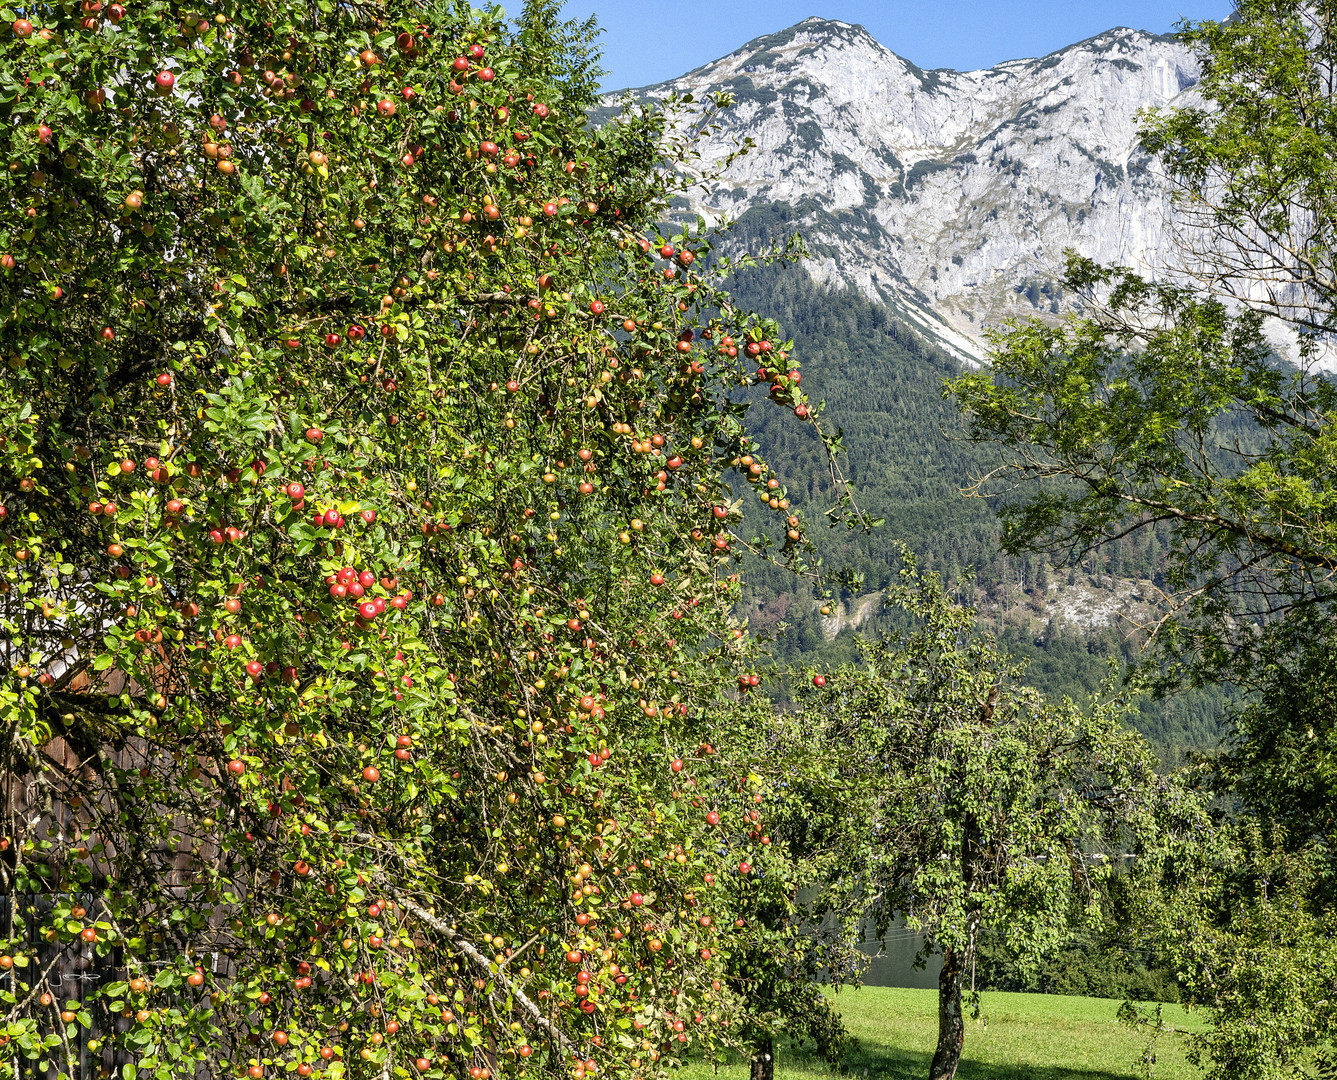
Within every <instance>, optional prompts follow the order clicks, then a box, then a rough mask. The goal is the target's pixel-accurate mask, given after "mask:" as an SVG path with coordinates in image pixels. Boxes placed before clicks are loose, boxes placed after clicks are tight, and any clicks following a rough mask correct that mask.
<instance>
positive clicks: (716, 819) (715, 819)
mask: <svg viewBox="0 0 1337 1080" xmlns="http://www.w3.org/2000/svg"><path fill="white" fill-rule="evenodd" d="M719 823H720V815H719V814H718V813H716V812H715V811H714V810H712V811H711V812H710V813H708V814H707V815H706V824H708V825H718V824H719Z"/></svg>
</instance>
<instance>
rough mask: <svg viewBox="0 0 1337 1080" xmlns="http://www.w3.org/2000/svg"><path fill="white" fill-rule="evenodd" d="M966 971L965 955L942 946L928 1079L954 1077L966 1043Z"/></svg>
mask: <svg viewBox="0 0 1337 1080" xmlns="http://www.w3.org/2000/svg"><path fill="white" fill-rule="evenodd" d="M965 974H966V957H965V955H964V954H963V953H961V952H958V951H957V950H956V949H943V951H942V971H941V973H940V974H939V975H938V1049H937V1051H936V1052H935V1053H934V1055H933V1064H932V1065H930V1066H929V1071H928V1075H929V1080H953V1078H954V1077H955V1076H956V1066H957V1065H958V1063H959V1062H960V1061H961V1049H962V1047H964V1046H965V1043H966V1020H965V1017H964V1016H963V1015H962V1013H961V983H962V980H963V979H964V978H965ZM753 1080H756V1073H755V1071H754V1072H753Z"/></svg>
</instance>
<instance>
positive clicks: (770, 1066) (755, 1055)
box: [751, 1039, 775, 1080]
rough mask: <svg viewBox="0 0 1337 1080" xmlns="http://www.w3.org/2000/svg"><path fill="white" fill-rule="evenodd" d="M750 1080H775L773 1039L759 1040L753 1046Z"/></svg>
mask: <svg viewBox="0 0 1337 1080" xmlns="http://www.w3.org/2000/svg"><path fill="white" fill-rule="evenodd" d="M751 1080H775V1040H774V1039H760V1040H758V1041H757V1042H756V1043H755V1044H754V1045H753V1047H752V1076H751Z"/></svg>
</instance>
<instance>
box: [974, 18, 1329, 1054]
mask: <svg viewBox="0 0 1337 1080" xmlns="http://www.w3.org/2000/svg"><path fill="white" fill-rule="evenodd" d="M1237 8H1238V10H1237V12H1236V18H1234V19H1232V20H1230V21H1229V22H1227V23H1220V24H1218V23H1211V22H1207V23H1196V24H1189V25H1187V26H1186V27H1185V29H1184V34H1183V38H1184V40H1185V41H1186V42H1187V43H1188V44H1189V45H1190V46H1192V47H1193V48H1194V49H1195V51H1196V52H1197V53H1198V56H1199V58H1200V60H1201V61H1202V65H1203V79H1202V84H1201V88H1200V89H1201V92H1202V94H1203V96H1204V98H1205V99H1206V106H1205V107H1203V108H1190V109H1177V110H1166V111H1163V112H1158V113H1152V114H1150V115H1149V116H1147V117H1146V119H1145V125H1144V128H1143V138H1144V141H1145V143H1146V145H1147V147H1148V148H1149V149H1150V150H1151V151H1153V152H1154V153H1156V154H1158V155H1159V156H1160V159H1161V161H1162V164H1163V165H1164V167H1165V168H1166V170H1167V172H1168V174H1169V175H1170V176H1171V177H1172V178H1173V179H1174V180H1175V182H1176V185H1177V190H1176V200H1175V202H1176V206H1177V208H1178V210H1179V212H1180V215H1181V217H1180V222H1181V224H1182V238H1183V246H1182V255H1183V258H1182V259H1181V260H1180V262H1181V263H1182V266H1181V267H1179V269H1183V270H1186V271H1187V272H1188V274H1189V277H1188V278H1183V277H1180V278H1178V280H1177V283H1174V284H1167V283H1164V282H1160V283H1154V282H1150V281H1147V280H1144V279H1143V278H1141V277H1139V276H1138V275H1136V274H1134V273H1133V272H1131V271H1129V270H1127V269H1119V268H1113V269H1112V268H1104V267H1099V266H1096V265H1094V264H1092V263H1091V262H1089V261H1086V260H1082V259H1077V258H1072V259H1070V261H1069V265H1068V274H1067V285H1068V286H1069V287H1072V288H1075V289H1077V290H1079V291H1080V292H1081V293H1082V294H1083V300H1084V302H1085V305H1086V306H1085V313H1084V314H1083V315H1082V316H1081V317H1079V318H1074V319H1070V320H1068V321H1066V322H1064V323H1063V324H1061V325H1058V326H1051V327H1041V326H1038V325H1025V326H1016V327H1013V328H1012V329H1011V330H1009V331H1007V332H1006V333H1004V334H1002V335H1000V336H999V337H998V338H997V339H996V341H995V350H994V367H993V370H992V371H991V372H979V373H973V374H970V375H967V376H964V377H962V378H960V379H958V380H956V381H954V382H953V384H952V389H953V391H954V392H955V394H956V395H957V398H958V402H959V403H960V405H961V406H962V407H963V408H964V409H965V410H967V412H968V414H969V418H970V421H971V423H972V434H973V437H974V438H975V440H976V441H979V442H991V443H995V444H996V445H997V446H998V447H999V448H1000V450H1001V455H1000V457H1001V461H1000V462H999V464H998V468H997V469H996V470H995V471H994V472H992V473H990V474H988V475H987V476H986V477H985V478H984V480H983V481H982V483H981V487H980V490H981V491H982V492H1001V491H1002V490H1004V489H1008V490H1011V489H1012V488H1013V487H1014V486H1015V485H1016V483H1017V482H1018V481H1022V482H1026V481H1034V482H1038V486H1036V487H1029V488H1027V489H1026V490H1025V491H1024V497H1021V498H1016V496H1013V497H1014V498H1015V499H1016V501H1014V502H1013V503H1012V504H1011V505H1009V506H1008V507H1007V508H1006V509H1005V510H1004V544H1005V546H1006V547H1007V548H1008V549H1009V550H1011V551H1014V552H1022V551H1045V552H1049V553H1056V554H1061V555H1064V556H1066V557H1068V558H1069V559H1071V558H1074V557H1080V556H1082V555H1083V554H1085V553H1087V552H1090V551H1092V550H1094V549H1097V548H1099V547H1101V546H1102V545H1106V544H1109V543H1110V542H1111V541H1114V540H1116V539H1118V538H1122V537H1125V536H1129V535H1133V534H1136V533H1138V532H1146V531H1147V530H1148V529H1150V528H1152V527H1156V528H1160V529H1163V530H1167V531H1168V532H1169V534H1170V537H1171V543H1170V546H1169V550H1168V558H1169V560H1170V562H1169V566H1170V572H1169V573H1168V574H1167V578H1166V581H1167V590H1166V592H1167V595H1166V597H1165V599H1166V604H1165V610H1164V614H1163V618H1162V620H1161V622H1160V623H1159V625H1158V626H1157V627H1155V628H1154V629H1155V635H1154V639H1153V640H1154V642H1155V644H1156V646H1157V648H1158V652H1157V653H1155V654H1154V655H1153V660H1154V662H1156V663H1158V664H1163V665H1164V671H1165V679H1164V682H1163V685H1165V686H1174V685H1176V684H1178V683H1179V682H1180V681H1181V680H1182V681H1187V682H1189V683H1197V684H1199V685H1202V684H1210V683H1213V682H1218V681H1222V682H1229V683H1231V684H1233V685H1234V686H1235V687H1236V688H1238V690H1239V693H1240V700H1241V705H1240V707H1239V708H1238V709H1236V710H1234V712H1233V714H1232V717H1231V719H1232V722H1233V726H1232V730H1231V741H1230V745H1229V747H1228V750H1227V752H1226V753H1225V754H1224V755H1223V756H1222V757H1221V759H1220V760H1219V761H1218V762H1217V763H1216V767H1215V769H1214V770H1213V772H1212V774H1211V775H1210V776H1209V777H1208V778H1207V779H1208V782H1209V783H1210V784H1211V785H1212V787H1213V788H1214V789H1215V790H1216V791H1217V792H1218V793H1219V794H1221V795H1223V796H1226V798H1227V800H1228V802H1227V803H1225V804H1224V805H1231V804H1235V805H1239V802H1238V801H1239V800H1242V809H1243V814H1242V815H1239V816H1236V817H1233V818H1226V819H1224V820H1223V821H1222V822H1221V823H1220V825H1219V826H1218V827H1219V829H1220V831H1221V835H1220V838H1219V839H1218V840H1217V841H1216V842H1214V843H1213V844H1211V845H1207V846H1205V847H1204V849H1203V850H1202V851H1201V852H1198V853H1196V854H1195V853H1193V852H1184V853H1182V854H1183V858H1182V859H1181V860H1180V861H1179V863H1178V866H1177V869H1176V870H1175V871H1174V873H1172V874H1171V875H1170V876H1169V877H1168V878H1167V880H1166V882H1165V893H1164V895H1163V897H1162V900H1164V905H1163V906H1161V908H1160V910H1161V927H1162V929H1163V930H1165V932H1166V933H1167V934H1168V935H1169V940H1170V941H1172V942H1173V943H1174V947H1175V949H1176V950H1177V955H1178V956H1179V958H1180V959H1179V964H1180V968H1179V970H1180V972H1181V979H1182V980H1183V983H1184V986H1185V990H1186V995H1185V996H1186V1000H1190V1001H1192V1002H1195V1003H1199V1004H1204V1005H1207V1006H1209V1007H1210V1008H1211V1009H1212V1017H1213V1020H1214V1026H1213V1028H1212V1030H1211V1031H1210V1032H1209V1033H1208V1034H1207V1035H1206V1036H1205V1037H1204V1038H1202V1039H1201V1040H1200V1041H1199V1048H1200V1050H1201V1051H1202V1053H1203V1054H1204V1055H1206V1057H1207V1058H1209V1059H1210V1063H1211V1066H1212V1072H1211V1074H1210V1075H1212V1076H1221V1077H1224V1076H1231V1077H1237V1076H1250V1077H1254V1076H1257V1077H1264V1076H1266V1077H1272V1076H1281V1075H1291V1074H1292V1071H1293V1070H1294V1069H1296V1068H1299V1067H1301V1066H1302V1065H1303V1064H1304V1063H1306V1062H1308V1063H1310V1064H1313V1062H1314V1060H1315V1059H1316V1056H1317V1058H1320V1059H1321V1058H1322V1057H1323V1056H1324V1055H1325V1054H1326V1055H1328V1056H1329V1057H1331V1056H1332V1039H1333V1029H1334V1023H1335V1022H1337V1021H1335V1020H1334V1012H1333V1004H1332V997H1331V995H1330V994H1329V993H1328V992H1327V990H1326V989H1323V990H1320V989H1319V988H1320V987H1321V986H1323V987H1326V986H1327V985H1329V984H1330V980H1331V978H1332V972H1333V967H1332V957H1331V950H1330V946H1329V943H1328V942H1329V938H1330V935H1331V921H1332V912H1333V910H1334V908H1333V900H1334V882H1335V881H1337V877H1335V875H1337V864H1335V863H1334V860H1333V858H1332V852H1333V850H1334V841H1337V829H1335V827H1334V822H1333V817H1332V812H1331V807H1332V785H1331V780H1330V777H1331V768H1330V763H1331V759H1332V755H1333V745H1334V728H1333V726H1332V724H1331V722H1330V719H1329V717H1330V715H1331V709H1330V705H1329V703H1330V701H1331V699H1332V695H1333V686H1334V684H1333V673H1332V670H1331V659H1330V658H1331V656H1332V654H1333V645H1334V629H1337V625H1335V624H1334V615H1333V612H1334V608H1333V603H1334V600H1335V599H1337V592H1335V591H1334V589H1333V575H1334V571H1337V534H1334V531H1333V525H1332V520H1333V515H1332V509H1333V505H1334V499H1335V498H1337V488H1334V483H1333V476H1334V473H1333V468H1332V460H1333V448H1334V445H1335V444H1337V426H1334V422H1333V421H1334V419H1335V418H1337V386H1335V385H1334V383H1333V382H1332V380H1331V378H1330V376H1329V375H1328V374H1326V373H1325V371H1324V369H1323V364H1322V361H1323V359H1324V356H1325V354H1326V352H1327V350H1328V349H1329V348H1330V345H1331V335H1332V330H1333V319H1334V314H1335V313H1337V312H1335V311H1334V303H1333V301H1334V298H1335V297H1337V291H1335V290H1334V286H1333V282H1334V280H1335V279H1334V277H1333V269H1334V264H1333V258H1334V238H1335V236H1337V232H1335V230H1337V214H1335V213H1334V211H1335V210H1337V206H1334V202H1333V194H1332V188H1331V179H1330V171H1331V170H1330V162H1331V160H1332V157H1333V155H1334V153H1335V152H1337V143H1335V142H1334V136H1333V126H1332V120H1333V115H1334V114H1333V109H1334V103H1333V99H1332V95H1331V90H1330V88H1331V85H1332V78H1333V74H1334V67H1333V62H1334V44H1335V42H1337V38H1335V37H1334V22H1333V20H1334V15H1337V9H1334V6H1333V5H1332V4H1330V3H1323V2H1320V3H1309V2H1301V0H1243V2H1241V3H1240V4H1239V5H1237ZM1195 278H1196V281H1195V280H1194V279H1195ZM1269 317H1270V318H1274V319H1277V320H1280V326H1281V328H1282V330H1284V331H1288V332H1289V333H1291V334H1292V335H1293V337H1294V339H1295V340H1296V341H1298V344H1299V361H1300V362H1299V364H1298V366H1292V365H1290V364H1288V363H1285V362H1283V361H1280V360H1278V359H1277V358H1276V357H1275V356H1274V355H1272V350H1271V348H1270V346H1269V344H1268V338H1267V337H1266V336H1265V334H1264V330H1265V329H1268V327H1266V326H1265V323H1264V320H1265V318H1269ZM1282 928H1284V932H1280V931H1281V929H1282ZM1234 972H1237V973H1238V977H1236V975H1234V974H1227V973H1234ZM1264 1033H1266V1034H1264ZM1274 1036H1275V1037H1274Z"/></svg>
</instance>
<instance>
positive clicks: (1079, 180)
mask: <svg viewBox="0 0 1337 1080" xmlns="http://www.w3.org/2000/svg"><path fill="white" fill-rule="evenodd" d="M1197 79H1198V67H1197V63H1196V61H1195V60H1194V58H1193V56H1192V55H1191V54H1190V53H1189V52H1188V51H1187V50H1186V49H1184V48H1183V47H1182V46H1180V45H1178V44H1176V43H1175V42H1174V41H1173V40H1172V39H1170V38H1167V37H1157V36H1154V35H1151V34H1147V33H1143V32H1141V31H1137V30H1127V29H1115V30H1110V31H1108V32H1106V33H1104V34H1100V35H1098V36H1097V37H1094V38H1091V39H1089V40H1087V41H1083V42H1080V43H1079V44H1076V45H1072V46H1070V47H1068V48H1066V49H1063V50H1061V51H1059V52H1056V53H1053V54H1052V55H1050V56H1046V57H1044V58H1042V59H1038V60H1014V61H1009V62H1008V63H1005V64H1000V65H998V66H997V67H994V68H990V69H989V70H987V71H969V72H959V71H950V70H943V71H923V70H921V69H919V68H917V67H915V65H914V64H912V63H910V62H909V61H908V60H905V59H903V58H901V57H900V56H897V55H896V54H895V53H893V52H891V51H890V50H889V49H886V48H884V47H883V46H882V45H880V44H879V43H878V42H877V41H875V40H873V38H872V37H871V36H870V35H869V34H868V32H867V31H866V30H864V29H863V28H862V27H860V26H852V25H850V24H848V23H842V22H833V21H829V20H825V19H817V18H812V19H806V20H804V21H803V22H801V23H799V24H798V25H796V26H793V27H790V28H789V29H788V30H783V31H781V32H780V33H777V34H770V35H768V36H765V37H760V38H757V39H756V40H755V41H752V42H750V43H748V44H747V45H745V46H744V47H743V48H741V49H739V50H738V51H737V52H735V53H732V54H731V55H729V56H726V57H724V58H723V59H720V60H717V61H715V62H713V63H710V64H707V65H705V66H704V67H701V68H698V69H697V70H695V71H692V72H690V73H688V74H687V75H684V76H682V77H681V78H679V79H676V80H674V81H672V82H669V83H664V84H661V85H658V86H653V87H648V88H645V89H642V90H638V91H634V92H633V93H634V94H635V95H636V96H639V97H650V98H661V97H663V96H665V95H667V94H668V93H670V92H671V91H675V90H676V91H680V92H690V93H692V94H694V95H696V97H697V98H698V99H699V98H701V97H702V95H704V94H706V93H710V92H714V91H721V90H727V91H730V92H731V93H732V94H733V95H734V98H735V101H736V104H735V106H734V108H733V109H731V110H729V111H728V112H727V113H726V114H725V117H724V122H723V127H722V129H721V130H720V131H719V132H718V133H717V134H715V135H713V136H711V137H710V138H708V139H707V140H706V141H705V142H704V143H703V144H702V146H701V150H702V160H703V161H706V162H709V161H714V160H717V159H720V158H722V157H723V156H724V154H725V153H726V152H727V150H728V149H729V147H730V146H731V145H732V144H733V143H734V142H735V141H736V140H738V139H740V138H742V137H744V136H748V137H751V138H752V140H753V141H754V143H755V149H753V150H752V152H751V153H749V154H748V155H746V156H744V157H742V158H740V159H738V160H736V161H735V162H734V163H733V164H732V165H731V166H730V167H729V169H728V171H727V173H726V174H725V178H724V183H723V184H721V185H718V186H716V187H715V188H714V189H713V190H710V191H708V192H704V193H702V192H699V191H698V192H696V193H694V195H693V196H692V197H691V199H690V200H689V201H690V204H691V205H690V207H683V209H684V210H690V211H692V212H696V213H700V214H701V215H703V216H704V217H706V218H707V219H708V220H712V221H713V220H716V219H718V218H720V217H722V216H728V217H730V218H738V217H740V216H742V215H743V214H744V213H749V217H750V218H751V219H752V220H755V221H758V222H763V221H765V220H767V219H769V220H772V221H785V222H787V223H788V225H789V227H790V228H798V229H799V230H800V231H802V232H803V234H804V237H805V239H806V240H807V241H808V246H809V250H810V251H811V252H812V253H813V255H814V256H815V257H814V259H813V260H812V261H811V262H810V263H809V264H808V267H809V271H810V272H811V273H812V274H813V275H814V276H815V277H817V278H818V279H820V280H823V281H829V282H833V283H834V282H843V283H846V284H850V285H854V286H856V287H858V288H859V289H861V290H862V291H864V292H865V293H867V294H869V295H870V296H872V297H875V298H879V299H882V300H884V301H886V302H887V303H889V304H890V305H891V306H892V307H894V308H896V309H897V310H898V311H899V312H900V313H901V314H902V316H904V317H905V318H907V319H908V320H909V321H910V322H911V323H913V324H914V325H916V326H917V328H918V329H920V331H921V332H923V333H924V334H925V335H926V336H928V337H930V338H931V339H933V340H935V341H936V342H937V343H938V344H940V345H942V346H944V347H946V348H948V349H949V350H950V351H952V352H954V353H956V354H957V355H958V356H961V357H962V358H963V359H977V358H979V357H980V356H981V355H982V352H983V340H984V330H985V328H986V327H987V326H989V325H991V324H995V323H997V322H999V321H1000V320H1001V319H1002V318H1003V317H1005V316H1007V315H1010V314H1015V315H1025V316H1030V315H1034V314H1036V312H1037V311H1040V312H1045V311H1055V312H1057V311H1060V310H1062V308H1063V297H1062V295H1061V293H1060V290H1059V288H1058V285H1057V283H1056V281H1055V277H1056V275H1057V272H1058V269H1059V267H1060V266H1061V263H1062V258H1063V251H1064V249H1065V248H1068V247H1072V248H1075V249H1076V250H1078V251H1079V252H1081V253H1082V254H1085V255H1090V256H1093V257H1095V258H1097V259H1099V260H1100V261H1102V262H1109V263H1120V264H1124V265H1131V266H1135V267H1141V268H1143V269H1150V268H1152V267H1159V266H1162V265H1163V264H1164V263H1165V261H1166V255H1165V251H1166V250H1168V239H1169V238H1168V235H1167V210H1168V198H1167V191H1168V188H1167V185H1166V183H1165V181H1164V179H1163V178H1162V177H1161V176H1160V175H1158V173H1157V171H1156V169H1155V163H1154V162H1153V161H1152V160H1151V159H1149V158H1148V157H1147V156H1146V155H1145V154H1143V153H1142V152H1141V151H1140V150H1139V148H1138V145H1137V112H1138V110H1139V109H1144V108H1148V107H1155V106H1163V105H1168V104H1180V103H1183V100H1186V98H1187V95H1190V94H1191V93H1192V89H1191V88H1192V87H1193V86H1195V84H1196V82H1197ZM616 96H617V95H611V96H610V99H609V101H610V104H611V101H612V100H613V99H614V98H615V97H616Z"/></svg>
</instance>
